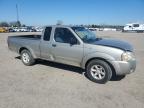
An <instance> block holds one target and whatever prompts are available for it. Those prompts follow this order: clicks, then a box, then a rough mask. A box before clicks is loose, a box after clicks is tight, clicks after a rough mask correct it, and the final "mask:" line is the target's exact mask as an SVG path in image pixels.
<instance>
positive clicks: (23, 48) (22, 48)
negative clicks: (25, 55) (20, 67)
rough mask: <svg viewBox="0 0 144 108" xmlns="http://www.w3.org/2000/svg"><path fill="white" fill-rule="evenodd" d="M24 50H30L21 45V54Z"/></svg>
mask: <svg viewBox="0 0 144 108" xmlns="http://www.w3.org/2000/svg"><path fill="white" fill-rule="evenodd" d="M23 50H28V49H27V48H25V47H21V48H20V49H19V54H20V53H21V52H22V51H23Z"/></svg>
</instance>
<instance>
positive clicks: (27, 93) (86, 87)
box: [0, 31, 144, 108]
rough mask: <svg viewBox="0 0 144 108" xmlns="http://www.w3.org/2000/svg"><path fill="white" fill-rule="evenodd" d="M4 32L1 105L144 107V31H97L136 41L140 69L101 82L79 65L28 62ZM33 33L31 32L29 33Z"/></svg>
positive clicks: (0, 48)
mask: <svg viewBox="0 0 144 108" xmlns="http://www.w3.org/2000/svg"><path fill="white" fill-rule="evenodd" d="M19 34H24V33H0V108H57V107H58V108H144V71H143V66H144V57H143V56H144V34H143V33H120V32H108V31H107V32H97V35H98V36H100V37H106V38H118V39H122V40H125V41H128V42H130V43H131V44H133V46H134V48H135V54H136V58H137V69H136V72H135V73H133V74H130V75H127V76H126V77H125V78H124V79H121V80H115V81H109V82H108V83H107V84H105V85H100V84H96V83H93V82H91V81H89V80H88V79H87V78H86V77H85V76H84V75H82V74H81V73H82V71H81V69H79V68H76V67H72V66H66V65H62V64H53V63H51V62H46V61H40V62H38V63H37V64H36V65H34V66H30V67H28V66H24V65H23V64H22V62H21V60H19V59H18V58H16V57H18V55H17V54H15V53H13V52H11V51H9V50H8V48H7V37H8V36H11V35H19ZM25 34H29V33H25Z"/></svg>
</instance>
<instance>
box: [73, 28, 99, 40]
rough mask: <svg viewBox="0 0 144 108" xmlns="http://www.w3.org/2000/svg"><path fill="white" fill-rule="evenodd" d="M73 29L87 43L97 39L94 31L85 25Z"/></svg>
mask: <svg viewBox="0 0 144 108" xmlns="http://www.w3.org/2000/svg"><path fill="white" fill-rule="evenodd" d="M72 29H73V30H74V32H75V33H76V34H77V35H78V36H79V37H80V38H81V39H82V40H83V42H85V43H91V42H94V41H95V40H96V39H97V38H96V35H95V34H94V33H93V32H91V31H90V30H88V29H85V28H84V27H72Z"/></svg>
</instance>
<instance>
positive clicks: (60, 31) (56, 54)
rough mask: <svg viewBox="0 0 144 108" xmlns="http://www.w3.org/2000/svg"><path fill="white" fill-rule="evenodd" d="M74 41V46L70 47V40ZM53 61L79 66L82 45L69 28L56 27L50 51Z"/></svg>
mask: <svg viewBox="0 0 144 108" xmlns="http://www.w3.org/2000/svg"><path fill="white" fill-rule="evenodd" d="M71 39H75V40H76V41H77V43H76V44H73V45H71V44H70V40H71ZM51 53H52V56H53V58H54V61H57V62H60V63H64V64H70V65H75V66H80V64H81V61H82V57H83V45H82V44H80V42H79V41H78V39H77V38H76V37H75V35H74V34H73V33H72V32H71V30H70V29H69V28H62V27H57V28H56V29H55V33H54V40H53V42H52V49H51Z"/></svg>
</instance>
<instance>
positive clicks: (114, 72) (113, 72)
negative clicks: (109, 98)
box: [85, 57, 116, 76]
mask: <svg viewBox="0 0 144 108" xmlns="http://www.w3.org/2000/svg"><path fill="white" fill-rule="evenodd" d="M94 59H97V60H102V61H105V62H106V63H107V64H108V65H109V66H110V67H111V70H112V75H114V76H115V75H116V71H115V68H114V66H113V65H112V64H111V63H110V62H108V61H107V60H106V59H104V58H100V57H95V58H91V59H89V60H88V61H87V62H86V64H85V68H86V67H87V65H88V63H89V62H90V61H92V60H94Z"/></svg>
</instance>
